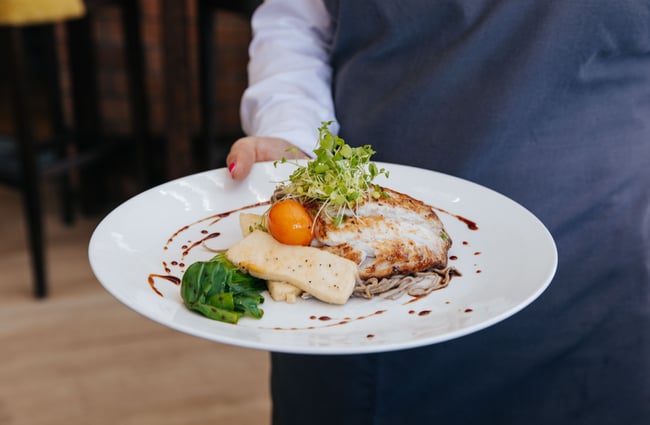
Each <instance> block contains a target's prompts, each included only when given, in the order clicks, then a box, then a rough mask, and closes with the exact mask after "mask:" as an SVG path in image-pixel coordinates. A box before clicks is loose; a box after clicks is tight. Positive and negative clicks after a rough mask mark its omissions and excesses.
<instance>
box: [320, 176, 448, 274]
mask: <svg viewBox="0 0 650 425" xmlns="http://www.w3.org/2000/svg"><path fill="white" fill-rule="evenodd" d="M383 189H384V191H385V192H386V193H387V194H388V197H381V198H379V199H371V200H368V201H366V202H365V203H364V204H362V205H360V206H359V207H358V208H357V210H356V215H353V214H351V213H350V214H346V215H347V217H346V219H345V220H344V221H343V223H342V224H340V225H338V226H336V225H334V223H333V222H332V220H331V218H329V217H327V216H326V215H325V214H321V215H319V216H318V218H317V219H316V222H315V226H314V237H315V238H316V240H317V241H318V242H319V243H321V244H323V245H324V246H323V249H325V250H328V251H330V252H332V253H334V254H337V255H339V256H342V257H345V258H348V259H350V260H352V261H354V262H355V263H357V265H358V269H359V277H360V278H361V279H363V280H366V279H369V278H371V277H375V278H378V279H381V278H384V277H390V276H392V275H396V274H410V273H415V272H418V271H423V270H427V269H431V268H444V267H446V266H447V253H448V251H449V248H450V247H451V243H452V242H451V239H450V238H449V236H448V235H447V232H446V231H445V229H444V226H443V223H442V222H441V221H440V219H439V218H438V215H437V214H436V213H435V211H433V209H432V208H431V207H430V206H429V205H427V204H425V203H424V202H422V201H419V200H417V199H414V198H412V197H410V196H408V195H405V194H403V193H399V192H396V191H394V190H391V189H387V188H383Z"/></svg>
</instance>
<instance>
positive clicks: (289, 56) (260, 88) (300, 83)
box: [241, 0, 336, 153]
mask: <svg viewBox="0 0 650 425" xmlns="http://www.w3.org/2000/svg"><path fill="white" fill-rule="evenodd" d="M252 26H253V41H252V43H251V45H250V50H249V53H250V62H249V66H248V73H249V87H248V89H247V90H246V91H245V93H244V96H243V98H242V103H241V119H242V127H243V129H244V131H245V133H246V134H248V135H255V136H268V137H277V138H282V139H285V140H287V141H289V142H290V143H292V144H293V145H295V146H297V147H299V148H300V149H301V150H303V151H304V152H306V153H311V151H312V149H313V148H314V146H315V144H316V140H317V136H318V131H317V129H318V127H319V126H320V123H321V122H323V121H332V120H335V115H334V106H333V101H332V92H331V74H332V71H331V67H330V64H329V46H330V43H331V33H332V29H331V22H330V19H329V14H328V13H327V11H326V10H325V8H324V5H323V4H322V2H320V1H314V0H267V1H265V2H264V3H263V4H262V5H261V6H260V7H259V8H258V10H257V11H256V13H255V15H254V17H253V21H252ZM332 129H333V130H336V125H334V126H333V127H332Z"/></svg>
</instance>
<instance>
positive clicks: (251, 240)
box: [226, 230, 358, 304]
mask: <svg viewBox="0 0 650 425" xmlns="http://www.w3.org/2000/svg"><path fill="white" fill-rule="evenodd" d="M226 258H228V260H230V261H231V262H232V263H233V264H235V265H237V266H238V267H239V268H241V269H242V270H245V271H246V272H248V273H249V274H251V275H253V276H255V277H258V278H260V279H266V280H270V281H285V282H288V283H290V284H292V285H294V286H297V287H298V288H300V289H301V290H303V291H305V292H307V293H308V294H310V295H312V296H313V297H315V298H317V299H319V300H321V301H324V302H327V303H331V304H345V303H346V302H347V301H348V299H349V298H350V296H351V295H352V291H353V290H354V285H355V283H356V281H357V276H358V275H357V265H356V263H354V262H353V261H351V260H348V259H346V258H343V257H339V256H338V255H336V254H332V253H330V252H327V251H323V250H320V249H318V248H314V247H309V246H292V245H284V244H282V243H280V242H278V241H276V240H275V239H274V238H273V236H271V235H269V234H268V233H266V232H264V231H261V230H254V231H253V232H252V233H251V234H250V235H248V236H246V237H245V238H244V239H242V240H241V241H239V242H237V243H236V244H235V245H233V246H232V247H230V249H228V250H227V251H226Z"/></svg>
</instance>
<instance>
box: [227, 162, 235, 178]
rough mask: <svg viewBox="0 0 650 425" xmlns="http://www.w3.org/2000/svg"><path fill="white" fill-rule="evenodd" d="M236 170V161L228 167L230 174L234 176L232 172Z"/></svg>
mask: <svg viewBox="0 0 650 425" xmlns="http://www.w3.org/2000/svg"><path fill="white" fill-rule="evenodd" d="M234 169H235V161H233V162H231V163H230V165H228V172H229V173H230V174H231V175H232V170H234Z"/></svg>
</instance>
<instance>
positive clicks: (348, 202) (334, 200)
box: [276, 121, 388, 225]
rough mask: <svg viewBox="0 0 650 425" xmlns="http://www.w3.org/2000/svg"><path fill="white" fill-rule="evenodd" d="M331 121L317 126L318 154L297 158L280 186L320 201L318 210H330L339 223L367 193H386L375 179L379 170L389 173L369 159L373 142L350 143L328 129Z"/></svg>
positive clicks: (305, 200)
mask: <svg viewBox="0 0 650 425" xmlns="http://www.w3.org/2000/svg"><path fill="white" fill-rule="evenodd" d="M330 124H332V122H331V121H328V122H323V123H322V125H321V127H320V128H319V129H318V145H317V146H316V148H315V149H314V154H315V155H316V156H315V158H314V159H312V160H309V161H307V163H306V164H305V165H302V164H300V163H298V162H297V161H294V162H293V163H294V164H295V165H296V166H297V168H296V169H295V170H294V172H293V173H292V174H291V175H290V176H289V179H288V180H287V181H285V182H283V184H282V186H281V187H280V188H279V190H280V191H281V192H282V193H283V195H284V196H290V197H293V198H296V199H298V200H299V201H301V202H302V203H309V202H310V201H312V202H313V201H317V202H319V203H321V208H320V210H319V212H318V213H319V214H320V213H321V212H323V213H325V214H327V215H328V216H330V217H331V218H332V219H333V220H334V223H335V224H336V225H338V224H340V223H341V221H342V220H343V219H344V217H345V214H346V212H351V213H352V214H354V211H355V209H356V207H357V206H358V205H360V204H362V203H363V202H364V200H365V199H367V197H372V198H375V199H377V198H380V197H382V196H387V194H386V193H385V192H384V191H383V190H382V189H381V187H380V186H379V185H376V184H373V183H372V181H373V180H374V179H375V177H377V176H378V175H380V174H382V175H384V176H386V177H388V171H387V170H385V169H383V168H378V167H377V165H376V164H375V163H373V162H370V157H371V156H372V155H374V154H375V151H374V150H373V149H372V147H371V146H370V145H364V146H360V147H356V148H353V147H351V146H350V145H348V144H346V143H345V141H344V140H343V139H342V138H340V137H338V136H336V135H334V134H332V133H331V132H330V131H329V126H330ZM277 162H280V163H286V162H289V160H287V159H286V158H282V160H281V161H276V164H277Z"/></svg>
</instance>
